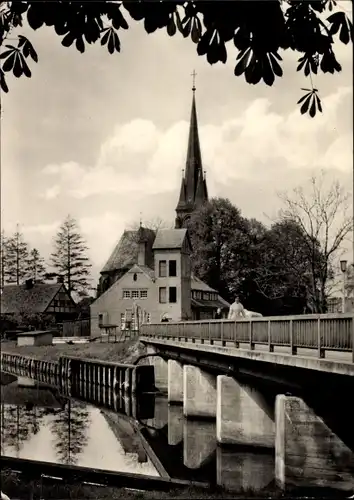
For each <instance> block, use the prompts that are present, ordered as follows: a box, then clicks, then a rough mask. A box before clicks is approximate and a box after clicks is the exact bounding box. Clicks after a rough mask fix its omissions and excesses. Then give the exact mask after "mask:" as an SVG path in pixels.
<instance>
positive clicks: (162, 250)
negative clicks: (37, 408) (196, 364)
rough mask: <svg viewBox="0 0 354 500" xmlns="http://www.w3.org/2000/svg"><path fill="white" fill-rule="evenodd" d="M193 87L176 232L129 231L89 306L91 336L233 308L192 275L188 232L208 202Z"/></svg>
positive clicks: (213, 313) (200, 316) (122, 239)
mask: <svg viewBox="0 0 354 500" xmlns="http://www.w3.org/2000/svg"><path fill="white" fill-rule="evenodd" d="M195 90H196V89H195V86H194V84H193V88H192V91H193V97H192V110H191V118H190V127H189V137H188V147H187V158H186V168H185V170H184V171H183V175H182V181H181V189H180V195H179V200H178V203H177V207H176V219H175V228H174V229H158V230H157V231H156V232H155V231H153V230H152V229H148V228H145V227H143V226H142V225H141V224H140V227H139V229H138V230H137V231H124V233H123V235H122V236H121V238H120V240H119V242H118V244H117V245H116V247H115V248H114V250H113V253H112V254H111V256H110V257H109V259H108V261H107V262H106V264H105V266H104V267H103V269H102V270H101V273H100V274H101V276H100V279H99V284H98V287H97V298H96V300H95V301H94V302H93V303H92V304H91V306H90V316H91V336H96V335H97V336H98V335H100V334H101V332H102V329H105V328H108V327H114V328H119V329H121V330H124V329H136V330H137V329H138V328H139V324H141V323H142V322H151V323H156V322H160V321H162V320H165V321H188V320H199V319H211V318H213V317H214V316H215V313H216V311H217V309H218V308H220V309H221V310H222V313H223V316H225V315H226V313H227V310H228V308H229V304H228V302H226V301H225V300H224V299H223V298H222V297H220V295H219V294H218V292H217V290H214V289H213V288H211V287H210V286H208V285H207V284H206V283H204V282H203V281H201V280H200V279H198V278H197V277H196V276H195V275H194V274H193V272H192V268H191V267H192V266H191V252H192V247H191V242H190V238H189V234H188V230H187V224H188V220H189V218H190V216H191V214H192V213H193V211H194V210H196V209H197V208H199V207H200V206H202V205H203V204H204V203H205V202H207V201H208V190H207V184H206V178H205V172H204V171H203V165H202V156H201V149H200V141H199V134H198V121H197V110H196V102H195Z"/></svg>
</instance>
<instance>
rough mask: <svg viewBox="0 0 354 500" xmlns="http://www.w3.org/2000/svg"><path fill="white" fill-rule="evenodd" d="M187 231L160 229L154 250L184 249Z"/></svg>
mask: <svg viewBox="0 0 354 500" xmlns="http://www.w3.org/2000/svg"><path fill="white" fill-rule="evenodd" d="M186 235H187V229H159V230H158V231H157V233H156V239H155V242H154V244H153V247H152V248H153V250H158V249H165V250H172V249H179V248H182V246H183V242H184V239H185V237H186Z"/></svg>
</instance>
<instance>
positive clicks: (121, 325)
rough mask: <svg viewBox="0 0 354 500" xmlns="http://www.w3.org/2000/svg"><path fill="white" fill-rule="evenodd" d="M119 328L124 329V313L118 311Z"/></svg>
mask: <svg viewBox="0 0 354 500" xmlns="http://www.w3.org/2000/svg"><path fill="white" fill-rule="evenodd" d="M120 329H121V330H124V329H125V314H124V313H120Z"/></svg>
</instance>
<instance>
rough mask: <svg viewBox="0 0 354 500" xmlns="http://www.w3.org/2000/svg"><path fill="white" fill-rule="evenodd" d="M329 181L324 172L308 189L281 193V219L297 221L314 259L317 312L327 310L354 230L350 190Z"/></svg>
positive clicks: (313, 297) (311, 271)
mask: <svg viewBox="0 0 354 500" xmlns="http://www.w3.org/2000/svg"><path fill="white" fill-rule="evenodd" d="M325 181H326V176H325V173H324V172H323V171H322V172H321V174H320V175H319V176H318V177H315V176H313V177H311V179H310V182H309V190H308V191H307V190H306V189H304V188H303V187H297V188H295V189H294V191H293V194H292V196H289V195H288V194H287V193H280V194H279V197H280V199H281V200H282V201H283V203H284V208H283V209H282V210H281V211H280V214H279V215H280V218H281V219H282V220H292V221H294V222H296V223H297V224H298V225H299V226H300V227H301V228H302V230H303V232H304V234H305V235H306V240H305V241H306V246H307V251H308V258H309V261H310V269H309V278H310V279H309V283H310V285H309V291H308V292H309V293H308V297H309V299H310V300H311V302H312V309H313V311H314V312H316V313H322V312H326V309H327V297H328V295H329V292H330V287H331V285H332V284H333V280H332V278H333V277H334V273H333V270H334V269H335V265H336V264H337V260H338V257H339V255H340V254H341V252H342V251H343V243H344V242H345V240H346V237H347V235H348V233H349V232H350V231H351V230H352V218H351V216H349V215H348V208H349V197H350V193H347V192H346V190H345V189H344V187H343V186H342V185H341V184H340V183H339V182H338V181H333V182H332V183H330V184H329V185H327V186H326V182H325ZM319 252H320V255H321V259H320V262H319V259H318V254H319Z"/></svg>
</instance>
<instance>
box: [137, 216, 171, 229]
mask: <svg viewBox="0 0 354 500" xmlns="http://www.w3.org/2000/svg"><path fill="white" fill-rule="evenodd" d="M140 226H142V227H145V228H147V229H152V230H153V231H158V230H159V229H173V228H174V225H173V224H172V222H168V221H166V220H164V219H162V218H161V217H154V218H152V219H150V220H147V221H142V220H141V221H140V222H133V223H132V224H130V225H129V228H128V229H130V230H132V231H137V230H138V229H139V227H140Z"/></svg>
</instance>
